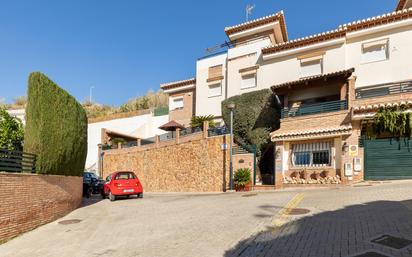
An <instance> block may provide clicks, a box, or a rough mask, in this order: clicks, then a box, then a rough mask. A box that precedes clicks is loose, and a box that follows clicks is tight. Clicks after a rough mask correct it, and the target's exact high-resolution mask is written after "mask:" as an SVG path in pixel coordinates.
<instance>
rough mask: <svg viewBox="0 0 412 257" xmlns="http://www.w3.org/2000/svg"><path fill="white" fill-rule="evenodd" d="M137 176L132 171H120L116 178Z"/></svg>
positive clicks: (133, 177)
mask: <svg viewBox="0 0 412 257" xmlns="http://www.w3.org/2000/svg"><path fill="white" fill-rule="evenodd" d="M135 178H136V176H135V175H134V174H133V173H131V172H119V173H117V174H116V177H115V180H119V179H135Z"/></svg>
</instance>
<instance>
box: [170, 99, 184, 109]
mask: <svg viewBox="0 0 412 257" xmlns="http://www.w3.org/2000/svg"><path fill="white" fill-rule="evenodd" d="M178 109H183V97H176V98H172V99H171V102H170V110H178Z"/></svg>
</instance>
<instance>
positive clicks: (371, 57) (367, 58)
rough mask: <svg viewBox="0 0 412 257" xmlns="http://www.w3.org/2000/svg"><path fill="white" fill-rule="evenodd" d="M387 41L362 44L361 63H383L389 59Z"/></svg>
mask: <svg viewBox="0 0 412 257" xmlns="http://www.w3.org/2000/svg"><path fill="white" fill-rule="evenodd" d="M388 42H389V40H388V39H384V40H379V41H374V42H369V43H364V44H362V56H361V62H362V63H369V62H378V61H384V60H387V59H388V58H389V51H388Z"/></svg>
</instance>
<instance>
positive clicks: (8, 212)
mask: <svg viewBox="0 0 412 257" xmlns="http://www.w3.org/2000/svg"><path fill="white" fill-rule="evenodd" d="M82 190H83V178H82V177H67V176H55V175H38V174H24V173H0V199H1V200H0V242H2V241H5V240H8V239H10V238H13V237H15V236H17V235H19V234H21V233H24V232H26V231H29V230H32V229H34V228H36V227H38V226H40V225H43V224H46V223H48V222H51V221H53V220H55V219H57V218H60V217H62V216H64V215H66V214H67V213H69V212H71V211H72V210H74V209H76V208H77V207H79V206H80V204H81V201H82Z"/></svg>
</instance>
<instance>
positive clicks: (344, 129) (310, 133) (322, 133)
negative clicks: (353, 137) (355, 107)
mask: <svg viewBox="0 0 412 257" xmlns="http://www.w3.org/2000/svg"><path fill="white" fill-rule="evenodd" d="M351 133H352V126H351V125H348V126H338V127H329V128H320V129H307V130H305V129H301V130H295V131H288V132H284V133H277V132H276V131H274V132H272V133H270V136H271V139H272V141H283V140H291V139H293V140H302V139H311V138H316V137H328V136H331V137H333V136H338V135H346V134H351Z"/></svg>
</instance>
